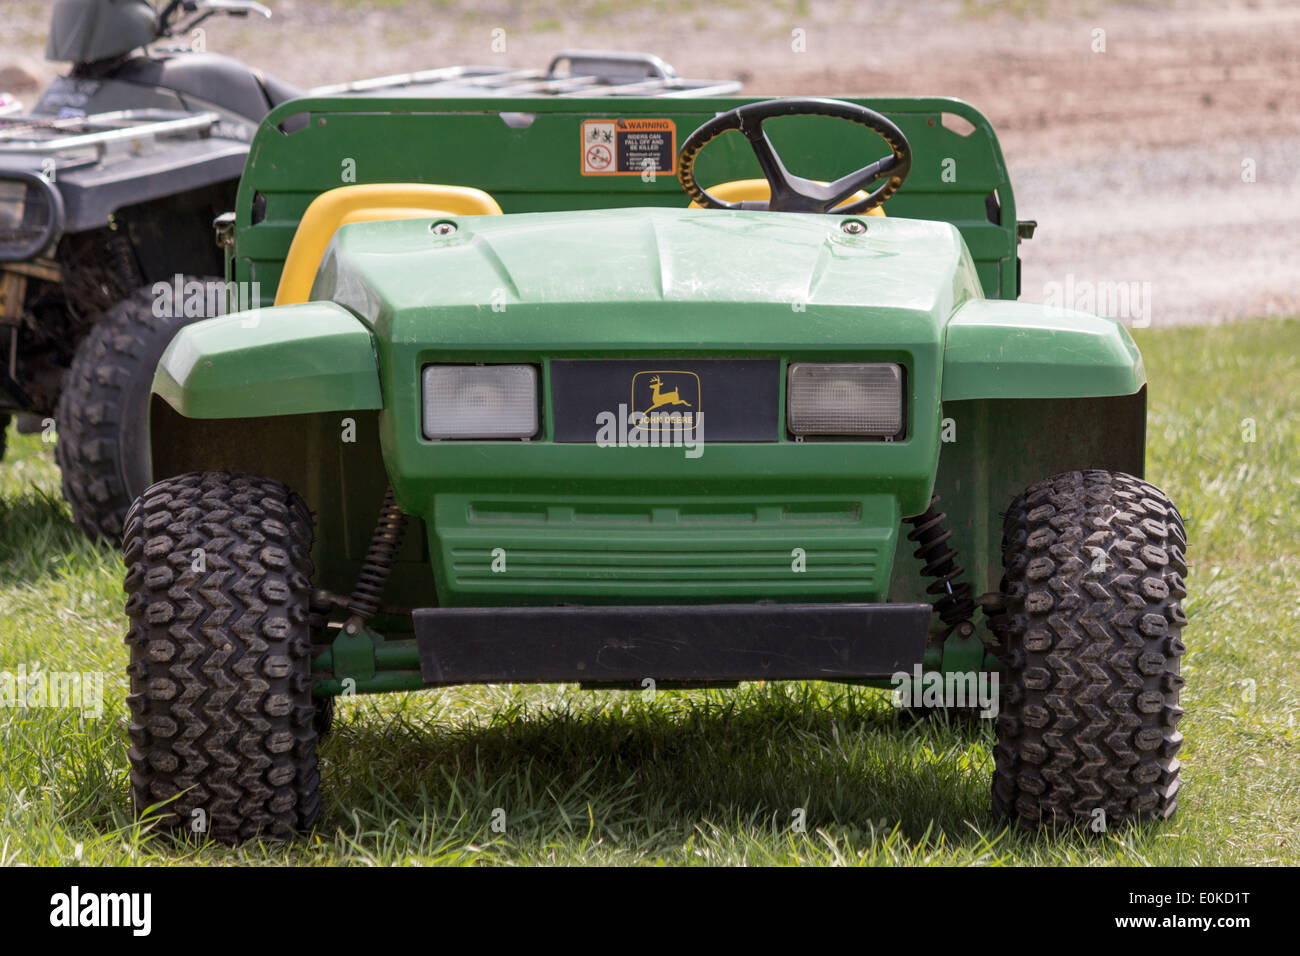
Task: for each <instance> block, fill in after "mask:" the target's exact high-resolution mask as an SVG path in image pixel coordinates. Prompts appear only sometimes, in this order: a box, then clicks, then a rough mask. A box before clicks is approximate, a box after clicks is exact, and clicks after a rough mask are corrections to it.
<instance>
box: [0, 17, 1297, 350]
mask: <svg viewBox="0 0 1300 956" xmlns="http://www.w3.org/2000/svg"><path fill="white" fill-rule="evenodd" d="M5 5H6V15H5V17H4V20H3V24H2V25H0V28H2V29H3V30H4V31H5V32H4V35H3V38H2V39H0V67H3V66H5V65H6V64H7V63H19V64H21V65H23V66H25V67H26V68H27V69H28V70H29V71H31V72H34V73H36V74H37V75H38V77H39V78H40V79H42V80H44V79H47V78H48V77H49V76H51V75H53V71H54V69H55V68H54V67H53V66H51V65H48V64H45V63H43V62H42V61H40V60H39V59H38V58H39V56H40V53H41V47H42V44H43V42H44V39H43V38H44V33H45V25H44V22H45V19H46V17H47V16H48V13H47V5H46V4H43V3H36V2H33V0H5ZM270 5H271V6H272V7H273V9H274V10H275V13H276V20H274V21H272V22H270V23H266V22H256V23H253V22H250V23H238V22H213V24H212V25H211V26H210V28H209V29H208V36H207V45H208V48H209V49H214V50H219V51H221V52H226V53H230V54H232V55H236V56H240V57H242V58H244V59H246V60H248V61H249V62H250V63H253V64H254V65H256V66H258V67H260V68H262V69H264V70H266V71H267V72H270V73H274V74H276V75H278V76H280V77H282V78H284V79H286V80H289V81H291V82H297V83H300V84H303V85H311V84H315V83H324V82H327V81H330V82H334V81H338V80H341V79H350V78H357V77H361V76H367V75H374V74H378V73H387V72H396V71H401V70H407V69H414V68H420V67H426V66H437V65H444V64H447V63H458V62H474V63H501V64H503V65H504V64H514V65H544V64H545V62H546V60H547V59H548V57H549V55H550V54H551V53H553V52H554V51H556V50H558V49H561V48H565V47H609V48H615V49H644V50H650V51H652V52H656V53H659V54H660V55H661V56H663V57H665V58H666V59H668V60H669V61H670V62H672V63H673V64H674V65H675V66H676V67H677V69H678V70H679V72H681V73H683V74H685V75H691V76H707V77H723V78H740V79H743V80H744V81H745V83H746V89H747V91H749V92H752V93H774V94H775V93H819V94H836V93H860V94H867V95H871V94H879V95H889V94H943V95H951V96H958V97H960V98H962V99H964V100H967V101H968V102H970V103H972V104H974V105H975V106H976V107H978V108H979V109H980V110H982V111H983V112H984V113H985V114H986V115H988V117H989V118H990V119H991V120H992V122H993V124H994V127H995V128H996V129H997V130H998V131H999V135H1000V136H1001V138H1002V145H1003V151H1004V153H1005V154H1006V156H1007V160H1008V162H1009V164H1010V166H1011V171H1012V180H1013V182H1014V183H1015V185H1016V192H1017V201H1018V207H1019V209H1018V211H1019V213H1020V215H1021V218H1032V219H1036V220H1038V222H1039V224H1040V227H1039V231H1038V234H1037V236H1036V237H1035V238H1034V239H1033V241H1032V242H1030V243H1027V244H1026V245H1025V246H1023V247H1022V255H1023V258H1024V262H1025V276H1024V283H1023V289H1024V297H1025V298H1026V299H1030V300H1041V299H1042V298H1043V297H1044V296H1045V294H1047V293H1048V292H1049V291H1050V290H1053V289H1055V288H1061V287H1066V288H1074V289H1076V290H1079V289H1086V288H1095V287H1102V288H1104V285H1103V284H1114V283H1135V284H1136V285H1134V286H1133V289H1134V290H1141V292H1142V301H1143V303H1145V306H1144V308H1143V309H1142V312H1143V313H1144V314H1142V315H1136V316H1129V318H1131V319H1132V320H1133V321H1134V322H1135V323H1136V324H1145V323H1146V321H1148V320H1149V321H1150V322H1151V324H1154V325H1167V324H1177V323H1189V322H1198V323H1204V322H1217V321H1222V320H1225V319H1235V318H1242V317H1248V316H1256V315H1294V314H1297V313H1300V270H1298V269H1297V268H1296V266H1295V264H1296V263H1297V261H1300V5H1297V4H1295V3H1294V2H1270V0H1258V2H1240V0H1229V2H1220V3H1211V2H1202V0H1189V2H1165V3H1158V2H1157V3H1146V4H1113V3H1106V2H1094V3H1066V2H1055V0H1006V2H992V3H990V2H978V0H964V2H939V0H917V2H912V3H905V2H897V0H885V2H880V3H872V4H861V3H855V2H833V3H817V2H810V0H795V2H769V3H762V4H759V3H745V2H737V0H732V2H730V3H727V4H725V5H718V6H716V7H713V6H706V5H703V4H698V3H688V2H685V0H576V2H569V3H560V2H557V0H538V2H532V3H524V2H520V0H515V2H495V3H493V2H489V3H476V4H469V3H462V4H451V3H447V2H445V0H443V2H439V0H385V2H375V3H365V2H361V0H284V2H278V3H276V2H272V3H271V4H270ZM496 30H504V31H505V34H504V36H505V39H506V49H505V51H504V52H497V51H494V49H493V45H492V44H493V40H494V38H495V39H499V38H500V37H501V34H499V33H494V32H493V31H496ZM794 31H803V32H802V34H796V33H795V32H794ZM1099 31H1101V32H1099ZM795 37H801V38H802V41H803V47H804V51H803V52H796V50H795V49H794V47H795V46H797V45H798V44H796V43H794V42H793V39H794V38H795ZM1103 41H1104V50H1102V49H1099V47H1100V46H1101V45H1102V43H1103ZM1101 311H1106V309H1105V308H1102V309H1101Z"/></svg>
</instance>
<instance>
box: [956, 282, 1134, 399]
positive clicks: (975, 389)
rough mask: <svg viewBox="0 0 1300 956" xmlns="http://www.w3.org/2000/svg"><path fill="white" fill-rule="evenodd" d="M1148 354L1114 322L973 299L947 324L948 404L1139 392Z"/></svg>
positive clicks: (1054, 309) (1080, 313)
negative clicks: (983, 400)
mask: <svg viewBox="0 0 1300 956" xmlns="http://www.w3.org/2000/svg"><path fill="white" fill-rule="evenodd" d="M1144 384H1146V370H1145V369H1144V368H1143V366H1142V356H1141V354H1140V353H1139V352H1138V348H1137V345H1135V344H1134V342H1133V338H1132V336H1130V335H1129V334H1128V330H1127V329H1126V328H1124V326H1123V325H1121V324H1120V323H1119V322H1117V321H1116V320H1114V319H1108V318H1102V317H1101V316H1096V315H1089V314H1088V313H1086V312H1075V311H1072V310H1070V309H1060V308H1055V307H1048V306H1041V305H1032V304H1029V303H1023V302H998V301H987V300H986V301H979V302H968V303H966V304H965V305H964V306H962V308H961V309H959V310H958V311H957V313H956V314H955V315H954V316H953V318H952V321H951V322H949V323H948V337H947V340H946V341H945V343H944V351H943V398H944V401H961V400H965V399H972V398H1085V397H1090V396H1103V395H1132V394H1133V393H1134V392H1136V391H1137V390H1138V389H1140V388H1141V387H1142V386H1143V385H1144Z"/></svg>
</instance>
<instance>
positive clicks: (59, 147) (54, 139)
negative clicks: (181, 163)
mask: <svg viewBox="0 0 1300 956" xmlns="http://www.w3.org/2000/svg"><path fill="white" fill-rule="evenodd" d="M220 119H221V117H220V116H219V115H218V114H216V113H184V112H180V111H176V110H157V109H144V110H116V111H114V112H111V113H94V114H91V115H89V116H70V117H52V116H32V115H14V116H0V153H25V154H36V155H55V154H58V155H64V154H67V153H78V152H82V151H85V152H87V153H88V154H91V155H95V156H97V157H98V158H100V159H102V158H103V157H104V156H105V155H106V154H107V153H110V152H113V151H115V150H121V151H125V152H130V153H132V154H134V155H139V154H140V153H142V152H147V151H150V150H152V149H153V148H155V147H156V146H157V144H158V142H159V141H160V140H162V139H172V138H176V137H185V136H188V137H191V138H193V137H199V136H206V135H210V134H211V133H212V132H213V129H214V127H215V125H216V124H217V122H218V121H219V120H220Z"/></svg>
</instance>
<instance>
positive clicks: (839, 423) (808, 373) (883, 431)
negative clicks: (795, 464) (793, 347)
mask: <svg viewBox="0 0 1300 956" xmlns="http://www.w3.org/2000/svg"><path fill="white" fill-rule="evenodd" d="M786 418H787V419H788V424H789V428H790V433H791V434H793V435H800V436H804V435H826V436H832V435H845V436H847V435H861V436H865V437H869V438H892V437H894V436H895V435H897V434H898V433H899V432H901V431H902V430H903V369H902V367H901V366H899V365H894V364H890V363H884V362H878V363H837V364H834V365H819V364H815V363H812V362H795V363H793V364H792V365H791V366H790V380H789V387H788V388H787V390H786Z"/></svg>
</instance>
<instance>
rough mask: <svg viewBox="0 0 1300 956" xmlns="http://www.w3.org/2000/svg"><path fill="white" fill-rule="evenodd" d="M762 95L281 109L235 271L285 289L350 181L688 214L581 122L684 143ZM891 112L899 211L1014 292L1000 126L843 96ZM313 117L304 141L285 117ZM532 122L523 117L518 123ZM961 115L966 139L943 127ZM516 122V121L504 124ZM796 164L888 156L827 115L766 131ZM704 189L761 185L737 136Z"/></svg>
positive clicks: (990, 285) (322, 104)
mask: <svg viewBox="0 0 1300 956" xmlns="http://www.w3.org/2000/svg"><path fill="white" fill-rule="evenodd" d="M759 99H761V98H759V97H706V98H667V99H666V98H652V97H647V98H635V97H627V98H622V97H620V98H618V99H617V100H613V99H610V98H585V99H584V98H578V97H550V98H531V99H529V98H500V97H497V98H485V99H470V98H464V99H422V98H418V97H409V96H408V97H377V96H376V97H366V98H364V99H358V98H355V97H319V98H306V99H301V100H296V101H294V102H293V103H288V104H285V105H283V106H280V107H279V108H277V109H276V110H274V111H273V112H272V113H271V114H270V116H269V117H268V118H267V120H266V121H265V122H263V124H262V126H261V128H260V129H259V130H258V133H257V136H256V137H255V138H254V141H253V144H252V147H251V149H250V151H249V158H248V165H247V168H246V170H245V173H244V177H243V179H242V180H241V182H240V189H239V198H238V202H237V205H236V236H235V255H234V257H233V265H234V278H237V279H240V280H242V281H250V280H257V281H258V282H259V283H260V285H261V290H262V293H263V295H265V296H266V297H267V301H268V302H269V301H270V299H271V298H272V297H273V296H274V294H275V289H276V285H277V284H278V282H279V278H280V269H281V267H282V265H283V261H284V256H285V253H286V251H287V250H288V248H289V243H290V241H291V240H292V238H293V233H294V230H295V228H296V227H297V225H298V220H299V219H300V218H301V216H302V214H303V211H304V210H305V209H306V208H307V206H308V204H309V203H310V202H311V201H312V200H313V199H315V198H316V196H317V195H319V194H320V193H322V192H324V191H325V190H327V189H333V188H335V187H337V186H341V185H344V184H348V183H353V182H356V183H383V182H424V183H444V184H450V185H457V186H474V187H477V188H479V189H483V190H486V191H487V192H488V193H490V194H491V195H492V196H493V197H494V198H495V199H496V200H497V202H498V203H499V204H500V206H501V208H502V209H503V210H504V211H505V212H506V213H517V212H551V211H561V210H572V209H600V208H611V207H627V206H669V207H677V208H681V207H682V206H685V205H686V197H685V196H684V194H683V193H682V190H681V187H680V185H679V184H678V182H677V179H676V177H675V176H673V175H665V174H664V173H659V174H658V175H657V176H656V177H654V178H653V180H651V181H646V180H645V179H643V177H641V176H635V175H633V176H584V175H582V171H581V156H582V138H581V137H582V122H583V120H587V119H616V118H624V117H627V118H636V117H653V118H656V119H671V120H672V121H673V122H674V123H675V126H676V131H677V132H676V144H677V146H679V147H680V145H681V143H682V142H683V141H684V140H685V138H686V137H687V135H689V134H690V132H691V131H693V130H694V129H695V128H696V127H697V126H699V125H701V124H702V123H703V122H705V121H706V120H709V119H712V118H713V116H715V115H716V114H717V113H720V112H722V111H724V110H728V109H731V108H733V107H735V106H739V105H741V104H744V103H750V102H757V101H758V100H759ZM845 99H847V100H849V101H851V102H855V103H861V104H864V105H866V106H869V107H871V108H872V109H875V110H878V111H880V112H882V113H884V114H885V115H887V116H888V117H889V118H890V119H891V120H893V121H894V122H895V123H896V124H897V125H898V126H899V128H900V129H902V130H903V132H904V133H905V134H906V135H907V137H908V140H909V142H910V143H911V145H912V150H913V155H914V159H913V163H912V170H911V174H910V175H909V176H908V179H907V182H906V183H905V184H904V185H903V188H902V189H901V190H900V191H899V193H898V194H897V195H896V196H894V198H892V199H891V200H889V202H888V203H887V204H886V206H885V211H886V212H887V213H888V215H890V216H898V217H907V218H914V219H929V220H936V221H941V222H950V223H952V224H953V225H955V226H956V227H957V228H958V230H959V231H960V232H961V234H962V237H963V239H964V240H965V242H966V245H967V247H968V248H969V249H970V252H971V256H972V258H973V260H974V262H975V264H976V269H977V271H978V274H979V277H980V281H981V283H982V285H983V288H984V294H985V295H986V296H988V297H989V298H1006V299H1014V298H1015V297H1016V295H1017V291H1018V290H1017V274H1018V264H1017V260H1016V203H1015V197H1014V194H1013V192H1012V187H1011V181H1010V178H1009V176H1008V174H1007V169H1006V163H1005V162H1004V160H1003V157H1002V151H1001V148H1000V147H999V145H998V141H997V137H996V135H995V134H994V132H993V129H992V127H991V126H990V124H989V122H988V120H987V119H986V118H985V117H984V116H983V114H981V113H980V112H979V111H978V110H976V109H975V108H974V107H972V106H970V105H969V104H967V103H963V102H961V101H960V100H955V99H949V98H944V97H920V98H883V97H882V98H862V97H845ZM302 114H306V115H307V116H308V117H309V119H310V122H308V123H307V124H306V126H305V127H304V128H303V129H302V130H300V131H298V132H295V133H293V134H291V135H285V134H284V133H282V132H281V131H280V130H279V128H278V124H280V123H282V122H283V121H284V120H286V119H287V118H289V117H290V116H295V115H302ZM519 117H523V121H522V122H521V121H520V120H519ZM952 117H958V118H960V120H961V121H964V122H965V123H968V124H970V127H972V128H971V129H970V130H969V132H967V133H966V134H965V135H963V134H962V133H958V132H954V131H953V130H952V129H949V128H948V127H947V126H945V125H944V124H945V119H949V120H951V118H952ZM507 120H509V122H507ZM764 129H766V130H767V131H768V134H769V136H770V137H771V139H772V142H773V143H774V144H775V145H776V148H777V149H778V150H779V152H780V154H781V157H782V159H783V160H784V162H785V164H786V166H787V168H789V169H790V170H792V171H794V172H796V173H798V174H800V175H804V176H810V177H813V178H819V179H833V178H835V177H836V176H838V175H842V174H843V173H845V172H847V171H849V170H851V169H856V168H858V167H860V166H863V165H866V164H867V163H868V162H871V161H872V160H875V159H878V158H880V157H881V156H883V155H884V154H885V153H886V152H887V151H888V147H886V146H885V144H884V142H883V141H882V140H881V139H880V138H879V137H878V136H876V135H875V134H873V133H871V132H869V131H867V130H865V129H863V128H861V127H858V126H855V125H853V124H851V123H846V122H843V121H841V120H833V119H829V118H826V117H783V118H778V119H774V120H770V121H768V122H767V123H765V124H764ZM696 175H697V178H698V179H699V180H700V182H702V183H704V184H705V185H706V186H712V185H715V184H717V183H720V182H725V181H728V180H735V179H750V178H754V177H759V176H761V173H760V171H759V168H758V164H757V162H756V161H755V159H754V156H753V153H752V151H751V150H750V148H749V146H748V145H747V144H746V142H745V140H744V139H743V137H741V136H740V135H739V134H738V133H728V134H725V135H724V136H722V137H720V138H719V139H718V140H716V141H715V142H713V143H711V144H710V145H709V147H708V149H706V150H705V151H704V152H703V153H701V154H700V159H699V162H698V163H697V165H696Z"/></svg>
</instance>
